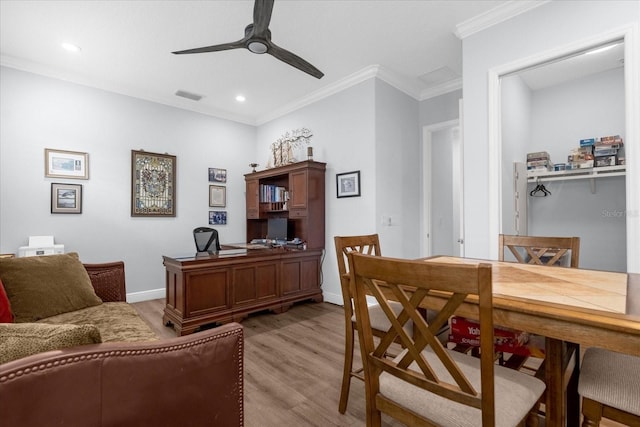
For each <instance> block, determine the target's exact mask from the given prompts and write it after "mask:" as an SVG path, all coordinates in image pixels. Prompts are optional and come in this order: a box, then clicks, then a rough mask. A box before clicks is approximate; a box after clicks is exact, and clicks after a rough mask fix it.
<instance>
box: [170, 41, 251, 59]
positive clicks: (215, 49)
mask: <svg viewBox="0 0 640 427" xmlns="http://www.w3.org/2000/svg"><path fill="white" fill-rule="evenodd" d="M245 42H246V37H245V38H243V39H241V40H238V41H235V42H231V43H223V44H216V45H213V46H205V47H198V48H195V49H187V50H179V51H176V52H171V53H174V54H176V55H183V54H186V53H206V52H218V51H221V50H230V49H238V48H241V47H244V46H245Z"/></svg>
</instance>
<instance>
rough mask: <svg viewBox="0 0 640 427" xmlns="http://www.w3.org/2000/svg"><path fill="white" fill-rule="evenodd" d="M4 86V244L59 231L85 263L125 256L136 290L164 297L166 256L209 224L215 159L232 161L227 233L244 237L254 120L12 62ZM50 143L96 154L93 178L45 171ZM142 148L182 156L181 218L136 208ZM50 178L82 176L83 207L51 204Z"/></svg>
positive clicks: (9, 246)
mask: <svg viewBox="0 0 640 427" xmlns="http://www.w3.org/2000/svg"><path fill="white" fill-rule="evenodd" d="M0 93H2V96H1V97H0V122H1V123H2V125H1V126H0V141H1V146H0V252H2V253H15V252H17V249H18V247H19V246H23V245H26V244H27V242H28V237H29V236H32V235H53V236H55V239H56V242H57V243H62V244H64V245H65V250H66V251H67V252H71V251H75V252H78V253H79V254H80V257H81V259H82V261H84V262H107V261H115V260H124V261H125V265H126V280H127V291H128V292H130V293H136V292H143V291H153V290H156V292H151V295H150V296H152V297H155V298H157V297H163V296H164V289H165V274H164V267H163V265H162V255H180V254H193V253H195V246H194V242H193V237H192V230H193V228H195V227H198V226H203V225H207V221H208V211H209V210H210V208H209V206H208V205H209V203H208V189H209V182H208V179H207V171H208V168H209V167H217V168H224V169H227V176H228V182H227V184H226V187H227V207H226V210H227V212H228V225H226V226H218V227H217V228H218V230H219V232H220V237H221V240H222V241H223V242H225V241H226V242H237V241H243V240H244V238H245V198H244V194H245V185H244V177H243V174H244V173H247V172H249V171H250V168H249V166H248V164H249V163H250V162H251V161H253V160H254V159H255V156H254V153H255V138H256V130H255V128H254V127H252V126H247V125H242V124H238V123H235V122H231V121H227V120H221V119H216V118H212V117H209V116H205V115H201V114H197V113H193V112H188V111H185V110H180V109H176V108H172V107H167V106H164V105H160V104H155V103H151V102H147V101H142V100H139V99H135V98H130V97H127V96H122V95H118V94H114V93H109V92H105V91H101V90H97V89H92V88H88V87H84V86H80V85H76V84H72V83H67V82H63V81H60V80H55V79H51V78H47V77H42V76H38V75H35V74H30V73H26V72H22V71H17V70H15V69H11V68H5V67H2V68H1V69H0ZM45 148H54V149H62V150H72V151H81V152H87V153H89V180H70V179H69V180H67V179H61V178H55V179H52V178H45V176H44V149H45ZM138 149H144V150H146V151H149V152H157V153H165V152H166V153H169V154H172V155H176V156H177V176H176V190H177V191H176V194H177V200H176V212H177V215H176V217H175V218H141V217H136V218H133V217H131V215H130V212H131V208H130V198H131V150H138ZM52 182H68V183H75V184H82V186H83V206H82V214H80V215H71V214H51V213H50V194H51V183H52ZM141 298H144V295H141Z"/></svg>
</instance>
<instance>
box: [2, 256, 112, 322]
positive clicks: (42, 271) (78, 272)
mask: <svg viewBox="0 0 640 427" xmlns="http://www.w3.org/2000/svg"><path fill="white" fill-rule="evenodd" d="M0 277H1V278H2V282H3V283H4V286H5V289H6V291H7V295H8V296H9V301H10V302H11V309H12V311H13V314H14V316H15V319H14V321H15V322H35V321H37V320H39V319H43V318H46V317H50V316H54V315H56V314H60V313H66V312H69V311H74V310H80V309H82V308H86V307H91V306H95V305H98V304H102V300H101V299H100V298H98V296H97V295H96V293H95V292H94V290H93V286H91V280H90V279H89V275H88V274H87V271H86V270H85V269H84V266H83V265H82V263H81V262H80V259H79V257H78V254H77V253H75V252H72V253H68V254H61V255H48V256H34V257H25V258H0Z"/></svg>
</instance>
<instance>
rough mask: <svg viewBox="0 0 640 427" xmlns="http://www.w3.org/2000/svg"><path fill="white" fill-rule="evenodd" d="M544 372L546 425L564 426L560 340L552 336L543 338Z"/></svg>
mask: <svg viewBox="0 0 640 427" xmlns="http://www.w3.org/2000/svg"><path fill="white" fill-rule="evenodd" d="M545 341H546V342H545V361H546V368H545V372H544V379H545V383H546V384H547V392H546V393H547V401H546V402H545V408H544V411H545V414H546V420H545V421H546V423H545V425H546V426H548V427H556V426H557V427H559V426H564V381H563V375H562V373H563V372H562V371H563V368H562V359H563V357H562V341H560V340H556V339H553V338H546V339H545Z"/></svg>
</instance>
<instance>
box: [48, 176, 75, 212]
mask: <svg viewBox="0 0 640 427" xmlns="http://www.w3.org/2000/svg"><path fill="white" fill-rule="evenodd" d="M51 213H56V214H58V213H67V214H79V213H82V185H80V184H61V183H57V182H53V183H51Z"/></svg>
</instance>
